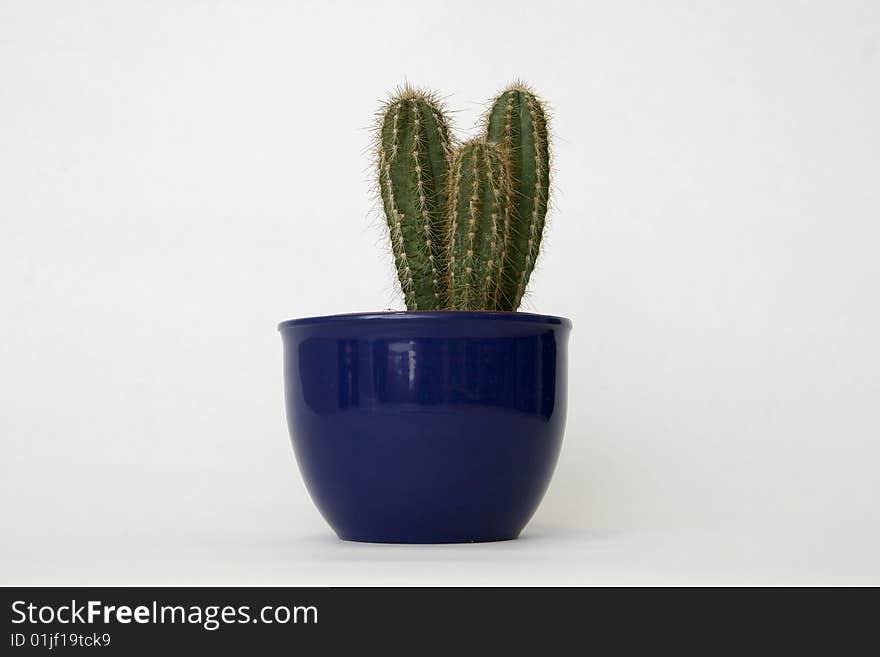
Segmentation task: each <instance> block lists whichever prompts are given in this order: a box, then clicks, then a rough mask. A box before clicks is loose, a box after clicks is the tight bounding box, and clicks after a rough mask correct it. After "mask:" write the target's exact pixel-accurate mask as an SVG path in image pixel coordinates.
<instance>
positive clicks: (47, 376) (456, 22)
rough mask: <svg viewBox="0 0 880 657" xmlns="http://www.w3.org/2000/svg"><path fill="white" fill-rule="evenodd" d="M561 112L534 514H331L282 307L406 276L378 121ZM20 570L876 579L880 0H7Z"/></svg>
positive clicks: (61, 573)
mask: <svg viewBox="0 0 880 657" xmlns="http://www.w3.org/2000/svg"><path fill="white" fill-rule="evenodd" d="M514 77H522V78H523V79H525V80H527V81H529V82H531V83H532V84H533V85H534V86H535V87H536V88H537V89H538V90H539V91H540V92H541V93H542V94H543V95H544V96H546V98H547V99H548V100H549V101H550V103H551V104H552V106H553V108H554V118H553V130H554V133H555V137H556V139H555V144H554V146H555V155H556V160H555V164H556V169H557V173H556V175H555V178H554V186H555V189H556V196H555V201H556V209H555V212H554V213H553V215H552V217H551V224H550V226H549V232H548V235H547V241H546V251H545V253H544V255H543V259H542V261H541V266H540V268H539V270H538V271H537V272H536V274H535V276H534V278H533V285H532V294H531V297H530V299H529V300H528V302H527V304H526V309H528V310H533V311H537V312H547V313H551V314H560V315H566V316H568V317H570V318H571V319H572V320H573V322H574V331H573V333H572V344H571V354H570V358H571V376H570V397H571V405H570V410H569V423H568V430H567V433H566V438H565V446H564V449H563V454H562V457H561V461H560V464H559V467H558V470H557V472H556V476H555V479H554V481H553V484H552V486H551V488H550V491H549V492H548V494H547V497H546V498H545V500H544V503H543V505H542V507H541V509H540V510H539V511H538V513H537V515H536V516H535V518H534V520H533V521H532V523H531V524H530V525H529V527H528V528H527V529H526V531H525V533H524V535H523V537H522V539H520V540H519V541H514V542H509V543H503V544H494V545H466V546H445V547H442V546H434V547H412V546H409V547H407V546H373V545H357V544H346V543H342V542H340V541H338V540H337V539H336V538H335V537H334V536H333V535H332V534H331V532H330V530H329V529H328V528H327V526H326V525H325V524H324V522H323V521H322V519H321V518H320V516H319V515H318V513H317V511H316V510H315V509H314V507H313V506H312V504H311V502H310V500H309V499H308V496H307V493H306V491H305V488H304V486H303V484H302V481H301V479H300V477H299V474H298V472H297V470H296V467H295V464H294V459H293V455H292V451H291V448H290V444H289V441H288V437H287V433H286V426H285V421H284V413H283V405H282V389H281V385H282V381H281V341H280V338H279V336H278V334H277V332H276V330H275V326H276V323H277V322H278V321H279V320H282V319H285V318H289V317H296V316H306V315H315V314H327V313H335V312H350V311H361V310H377V309H384V308H389V307H400V298H399V296H398V294H397V293H396V290H395V279H394V276H393V272H392V268H391V262H390V258H389V256H388V252H387V246H386V244H385V242H384V239H385V238H384V233H383V230H384V229H383V225H382V222H381V219H379V218H378V217H377V215H376V214H375V213H373V212H371V211H372V210H373V205H372V200H371V177H372V173H371V169H370V164H369V153H368V151H367V149H368V147H369V143H370V132H369V126H370V124H371V121H372V120H373V113H374V112H375V110H376V108H377V106H378V104H379V103H380V101H381V100H382V99H383V98H384V96H385V95H386V93H387V92H388V91H390V90H391V89H392V88H393V87H394V86H395V85H396V84H398V83H401V82H403V81H404V80H409V81H410V82H412V83H415V84H421V85H426V86H430V87H432V88H435V89H438V90H441V91H442V93H444V94H448V103H449V106H450V108H451V109H454V110H456V114H455V117H456V124H457V126H458V127H459V129H460V134H461V135H466V134H468V132H469V131H470V130H472V126H473V125H474V123H475V122H476V120H477V119H478V117H479V115H480V113H481V111H482V109H483V103H484V102H485V100H486V99H488V98H489V97H490V96H491V95H492V94H493V93H495V92H496V91H497V89H498V88H499V87H501V86H502V85H503V84H505V83H506V82H508V81H509V80H510V79H512V78H514ZM0 228H2V233H0V284H2V287H0V400H2V409H0V439H2V464H0V490H2V501H0V503H2V506H0V583H2V584H50V583H56V584H112V583H126V584H163V583H164V584H174V583H182V584H194V583H209V584H226V583H240V584H246V583H252V584H364V583H376V584H431V583H436V584H481V583H491V584H533V583H543V584H591V583H601V584H606V583H624V584H629V583H682V584H704V583H705V584H708V583H732V584H756V583H757V584H761V583H763V584H768V583H769V584H773V583H853V584H857V583H862V584H865V583H873V584H878V583H880V483H878V482H880V446H878V444H880V443H878V440H880V422H878V419H880V418H878V416H880V411H878V406H880V384H878V367H880V349H878V335H880V311H878V298H880V294H878V287H880V257H878V240H880V4H878V3H877V2H872V1H870V0H868V1H865V2H831V1H829V2H774V3H768V2H736V3H731V2H670V1H664V2H648V1H645V2H638V3H633V2H616V1H615V2H589V3H575V2H556V3H554V2H547V1H542V2H528V3H516V2H511V1H508V2H504V3H501V2H497V3H494V2H493V3H490V2H479V3H477V2H472V1H467V2H442V3H437V2H434V3H431V4H427V3H418V2H413V1H408V2H393V3H391V2H386V3H368V2H352V3H340V2H314V3H311V2H269V1H264V2H245V1H244V0H242V1H241V2H207V1H204V2H195V1H189V2H182V1H176V2H164V3H163V2H158V3H156V2H150V3H146V2H143V3H141V2H131V1H129V2H106V3H105V2H56V3H51V2H37V1H33V0H20V1H16V0H4V1H3V2H0Z"/></svg>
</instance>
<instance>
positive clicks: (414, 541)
mask: <svg viewBox="0 0 880 657" xmlns="http://www.w3.org/2000/svg"><path fill="white" fill-rule="evenodd" d="M338 536H339V539H340V540H342V541H345V542H346V543H374V544H379V545H461V544H466V543H500V542H501V541H513V540H516V539H517V538H519V534H505V535H498V536H477V537H474V538H461V537H449V538H444V537H435V538H419V537H403V536H400V537H398V536H393V537H392V536H343V535H342V534H338Z"/></svg>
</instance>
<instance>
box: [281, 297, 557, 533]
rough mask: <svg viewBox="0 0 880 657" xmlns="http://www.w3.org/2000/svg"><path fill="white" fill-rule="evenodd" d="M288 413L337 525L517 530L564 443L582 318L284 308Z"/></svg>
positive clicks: (348, 529) (323, 505)
mask: <svg viewBox="0 0 880 657" xmlns="http://www.w3.org/2000/svg"><path fill="white" fill-rule="evenodd" d="M279 330H280V331H281V337H282V339H283V341H284V386H285V399H286V404H287V422H288V427H289V429H290V436H291V439H292V441H293V448H294V452H295V453H296V459H297V462H298V463H299V468H300V471H301V472H302V475H303V478H304V479H305V482H306V485H307V486H308V489H309V492H310V493H311V496H312V499H313V500H314V502H315V504H316V505H317V507H318V509H319V510H320V511H321V513H322V514H323V516H324V518H325V519H326V520H327V522H328V523H329V524H330V526H331V527H333V529H334V530H335V531H336V533H337V534H338V535H339V537H340V538H342V539H345V540H350V541H371V542H381V543H464V542H474V541H500V540H505V539H511V538H516V537H517V536H518V535H519V533H520V531H522V529H523V527H525V525H526V523H527V522H528V521H529V518H531V516H532V514H533V513H534V512H535V509H537V508H538V504H539V503H540V502H541V498H542V497H543V496H544V492H545V491H546V489H547V486H548V484H549V483H550V477H551V476H552V475H553V470H554V467H555V465H556V460H557V458H558V456H559V449H560V447H561V445H562V434H563V430H564V428H565V410H566V359H567V343H568V334H569V331H570V330H571V322H570V321H569V320H567V319H563V318H561V317H548V316H545V315H533V314H529V313H492V312H392V313H369V314H353V315H334V316H329V317H311V318H306V319H294V320H290V321H287V322H282V323H281V325H280V326H279Z"/></svg>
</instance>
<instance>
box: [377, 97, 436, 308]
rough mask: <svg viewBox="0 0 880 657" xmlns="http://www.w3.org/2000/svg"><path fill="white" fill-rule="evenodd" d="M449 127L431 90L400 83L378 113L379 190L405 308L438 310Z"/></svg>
mask: <svg viewBox="0 0 880 657" xmlns="http://www.w3.org/2000/svg"><path fill="white" fill-rule="evenodd" d="M449 151H450V143H449V127H448V125H447V122H446V118H445V116H444V115H443V112H442V110H441V109H440V107H439V105H438V103H437V101H436V100H435V99H434V98H433V96H432V95H431V94H428V93H425V92H422V91H419V90H417V89H413V88H411V87H404V88H403V89H401V90H400V91H399V92H398V93H397V94H396V95H395V96H394V97H393V98H392V99H391V101H390V102H389V103H388V104H387V106H386V107H385V108H384V110H383V112H382V119H381V124H380V126H379V130H378V135H377V160H378V166H379V189H380V193H381V195H382V202H383V205H384V208H385V217H386V219H387V220H388V228H389V230H390V232H391V247H392V250H393V251H394V259H395V263H396V265H397V275H398V278H399V279H400V284H401V287H402V288H403V293H404V297H405V300H406V306H407V308H408V309H410V310H432V309H437V308H442V307H443V304H444V303H445V301H446V290H445V287H444V286H443V276H444V271H443V262H442V261H443V258H444V255H445V250H446V244H445V242H446V230H445V220H446V218H445V210H446V200H445V195H446V176H447V171H448V166H449V163H448V162H449Z"/></svg>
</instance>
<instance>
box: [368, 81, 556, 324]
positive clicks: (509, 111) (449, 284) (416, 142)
mask: <svg viewBox="0 0 880 657" xmlns="http://www.w3.org/2000/svg"><path fill="white" fill-rule="evenodd" d="M379 116H380V119H379V124H378V127H377V131H376V160H377V164H378V174H379V176H378V178H379V191H380V194H381V196H382V204H383V207H384V210H385V217H386V219H387V222H388V227H389V230H390V235H391V247H392V250H393V252H394V259H395V264H396V265H397V273H398V278H399V279H400V284H401V287H402V289H403V293H404V299H405V301H406V307H407V309H408V310H507V311H515V310H516V309H517V308H518V307H519V305H520V302H521V300H522V297H523V295H524V294H525V291H526V287H527V285H528V282H529V277H530V276H531V274H532V270H533V269H534V267H535V261H536V259H537V257H538V252H539V249H540V245H541V237H542V234H543V231H544V221H545V217H546V214H547V203H548V198H549V192H550V156H549V145H548V132H547V118H546V113H545V111H544V107H543V105H542V103H541V101H540V100H539V99H538V97H537V96H536V95H535V94H534V93H533V92H532V91H531V90H530V89H529V88H528V87H526V86H525V85H523V84H522V83H515V84H513V85H511V86H509V87H507V88H506V89H505V90H504V91H502V92H501V94H500V95H499V96H498V97H497V98H496V99H495V100H494V102H493V104H492V108H491V110H490V111H489V113H488V114H487V115H486V117H485V125H484V133H483V136H482V137H480V138H477V139H473V140H471V141H467V142H464V143H463V144H461V145H460V146H459V147H458V148H454V146H453V141H452V137H451V136H450V131H449V121H448V120H447V119H446V117H445V115H444V113H443V110H442V107H441V106H440V104H439V102H438V101H437V99H436V96H435V95H434V94H432V93H429V92H424V91H420V90H418V89H414V88H412V87H409V86H405V87H403V88H402V89H400V90H399V91H398V92H397V93H396V94H395V95H394V96H393V97H392V98H391V99H390V100H389V102H388V103H387V104H386V105H385V106H384V107H383V108H382V111H381V112H380V115H379Z"/></svg>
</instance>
